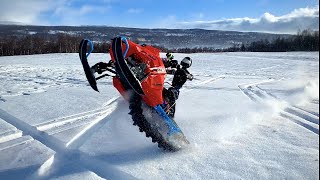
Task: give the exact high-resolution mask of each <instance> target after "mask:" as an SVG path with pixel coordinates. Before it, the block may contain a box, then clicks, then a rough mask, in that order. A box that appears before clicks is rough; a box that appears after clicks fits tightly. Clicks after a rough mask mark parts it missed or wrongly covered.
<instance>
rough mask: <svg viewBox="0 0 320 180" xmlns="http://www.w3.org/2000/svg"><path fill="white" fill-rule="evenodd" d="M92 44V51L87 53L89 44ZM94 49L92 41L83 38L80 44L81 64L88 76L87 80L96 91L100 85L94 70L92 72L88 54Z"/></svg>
mask: <svg viewBox="0 0 320 180" xmlns="http://www.w3.org/2000/svg"><path fill="white" fill-rule="evenodd" d="M88 43H89V45H90V47H91V48H90V52H89V53H87V45H88ZM92 51H93V44H92V42H91V41H89V40H88V39H83V40H82V41H81V43H80V46H79V57H80V60H81V64H82V67H83V70H84V72H85V74H86V77H87V80H88V82H89V84H90V86H91V87H92V89H94V90H95V91H98V92H99V90H98V87H97V81H96V78H95V76H94V72H92V70H91V68H90V66H89V63H88V59H87V58H88V56H89V55H90V53H91V52H92Z"/></svg>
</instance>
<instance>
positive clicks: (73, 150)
mask: <svg viewBox="0 0 320 180" xmlns="http://www.w3.org/2000/svg"><path fill="white" fill-rule="evenodd" d="M117 99H118V98H116V99H114V100H112V101H111V102H110V103H109V105H107V106H108V107H107V109H108V112H106V113H105V115H103V116H100V117H99V118H98V119H96V120H95V121H93V122H92V123H91V124H90V125H89V126H88V127H87V128H86V129H85V130H82V131H81V132H80V133H79V134H78V135H76V136H75V137H74V138H73V139H72V140H71V141H69V143H68V144H67V145H64V144H63V143H62V142H61V141H60V140H59V139H56V138H55V137H53V136H50V135H48V134H47V133H45V132H43V131H40V130H38V129H37V128H36V127H34V126H31V125H29V124H28V123H25V122H24V121H22V120H20V119H18V118H16V117H14V116H12V115H11V114H9V113H7V112H6V111H4V110H2V109H0V118H1V119H3V120H4V121H5V122H7V123H9V124H11V125H13V126H14V127H16V128H17V129H18V130H21V131H22V134H23V135H24V136H22V137H21V138H17V139H15V140H14V141H7V142H5V143H4V144H2V145H4V146H3V147H1V144H0V150H4V149H8V148H11V147H14V146H17V145H21V144H24V143H27V142H29V141H32V140H37V141H39V142H40V143H42V144H43V145H45V146H47V147H48V148H50V149H52V150H53V151H55V152H56V153H55V155H53V156H52V157H50V158H49V159H48V160H47V161H46V162H45V163H44V164H42V166H41V167H40V168H39V169H38V170H37V172H35V173H34V174H32V175H31V176H30V177H26V178H27V179H35V178H47V177H43V176H41V173H42V174H44V175H45V174H46V173H47V172H49V171H50V168H51V165H52V164H51V163H50V162H51V161H53V162H52V163H54V159H55V158H56V159H59V160H58V161H56V162H58V163H59V162H60V163H64V162H65V161H69V162H67V163H69V164H70V163H71V164H72V165H74V166H79V167H81V168H86V169H88V170H89V171H92V172H93V173H95V174H97V175H98V176H100V177H102V178H106V179H109V178H112V177H113V178H115V177H116V176H117V175H119V176H121V177H123V178H124V179H134V177H133V176H131V175H130V174H127V173H125V172H122V171H121V170H118V169H117V168H115V167H112V166H110V165H108V163H106V162H101V161H99V160H96V159H95V158H94V157H91V156H89V155H87V154H85V153H83V152H81V151H79V150H78V148H79V147H80V146H81V145H82V144H83V143H84V142H85V141H86V140H87V139H88V138H89V137H90V136H91V135H92V134H94V133H95V132H96V131H97V129H99V128H100V127H102V125H103V124H104V123H106V122H107V121H108V120H110V119H109V118H108V116H109V115H110V113H112V112H113V111H114V109H113V108H115V107H117V103H115V102H117ZM53 157H55V158H53ZM70 161H71V162H70ZM96 162H99V164H100V165H101V164H103V165H104V166H97V165H96ZM61 167H62V166H61ZM43 170H44V171H45V172H43ZM40 172H41V173H40ZM39 173H40V174H39ZM49 175H50V174H49Z"/></svg>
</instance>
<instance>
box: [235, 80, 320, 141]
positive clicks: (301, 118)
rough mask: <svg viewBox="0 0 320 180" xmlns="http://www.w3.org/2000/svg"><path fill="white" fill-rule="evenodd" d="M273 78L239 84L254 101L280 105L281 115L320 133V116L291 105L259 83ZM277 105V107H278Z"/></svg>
mask: <svg viewBox="0 0 320 180" xmlns="http://www.w3.org/2000/svg"><path fill="white" fill-rule="evenodd" d="M271 81H273V80H266V81H261V82H258V83H252V84H247V85H239V88H240V90H241V91H243V93H244V94H245V95H247V96H248V97H249V98H250V99H251V100H253V101H254V102H257V103H260V104H265V105H269V106H274V105H275V106H278V107H280V112H279V114H280V116H281V117H283V118H285V119H288V120H290V121H292V122H294V123H296V124H298V125H300V126H302V127H304V128H306V129H307V130H309V131H311V132H313V133H315V134H317V135H319V116H316V115H314V114H312V113H310V112H308V111H305V110H303V109H301V108H298V107H295V106H292V105H290V104H289V103H288V102H285V101H283V100H281V99H279V98H278V97H276V96H275V95H273V94H271V93H268V92H266V91H265V90H263V89H262V88H260V87H259V86H258V85H259V84H263V83H268V82H271ZM278 107H277V108H278Z"/></svg>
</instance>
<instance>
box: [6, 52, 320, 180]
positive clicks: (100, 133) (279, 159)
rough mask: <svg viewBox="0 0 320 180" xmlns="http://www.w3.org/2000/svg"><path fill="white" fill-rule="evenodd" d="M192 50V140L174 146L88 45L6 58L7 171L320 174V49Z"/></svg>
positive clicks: (55, 175) (185, 94)
mask: <svg viewBox="0 0 320 180" xmlns="http://www.w3.org/2000/svg"><path fill="white" fill-rule="evenodd" d="M162 55H163V56H164V54H162ZM184 56H186V55H185V54H175V57H176V59H178V60H181V59H182V58H183V57H184ZM188 56H190V57H191V58H193V66H192V67H191V68H190V72H191V73H193V74H194V76H195V79H194V80H193V81H189V82H187V83H186V85H185V87H184V89H183V90H182V91H181V95H180V97H179V99H178V102H177V112H176V119H175V120H176V122H177V123H178V124H179V126H180V128H181V129H182V131H183V132H184V134H185V135H186V137H187V138H188V140H189V141H190V143H191V144H190V145H189V146H188V147H187V148H185V149H183V150H181V151H178V152H174V153H170V152H164V151H162V150H161V149H158V147H157V145H156V144H154V143H152V142H151V139H150V138H146V137H145V134H143V133H140V132H139V130H138V128H137V127H136V126H133V125H132V120H131V117H130V116H129V115H128V111H129V109H128V104H127V103H126V102H125V101H124V100H123V99H122V98H118V97H119V94H118V92H117V91H116V90H115V89H114V88H113V86H112V83H111V80H110V79H108V78H106V79H103V80H101V81H100V82H99V84H98V87H99V90H100V93H97V92H95V91H93V90H92V89H91V88H90V86H88V83H87V82H86V79H85V76H84V73H83V70H82V67H81V65H80V61H79V59H78V54H50V55H32V56H14V57H0V179H319V53H318V52H315V53H314V52H292V53H216V54H188ZM90 58H91V59H89V61H91V63H93V62H98V61H108V60H109V59H110V57H109V55H108V54H92V55H91V56H90ZM170 79H172V76H168V77H167V81H168V82H170Z"/></svg>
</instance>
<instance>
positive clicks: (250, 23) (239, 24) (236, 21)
mask: <svg viewBox="0 0 320 180" xmlns="http://www.w3.org/2000/svg"><path fill="white" fill-rule="evenodd" d="M171 27H172V26H171ZM175 28H202V29H211V30H234V31H257V32H271V33H289V34H295V33H297V32H298V30H304V29H313V30H319V6H317V7H312V8H309V7H307V8H300V9H295V10H293V11H292V12H291V13H289V14H286V15H283V16H274V15H272V14H271V13H269V12H266V13H264V14H263V15H262V16H261V17H259V18H248V17H244V18H232V19H222V20H213V21H190V22H176V23H175Z"/></svg>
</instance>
